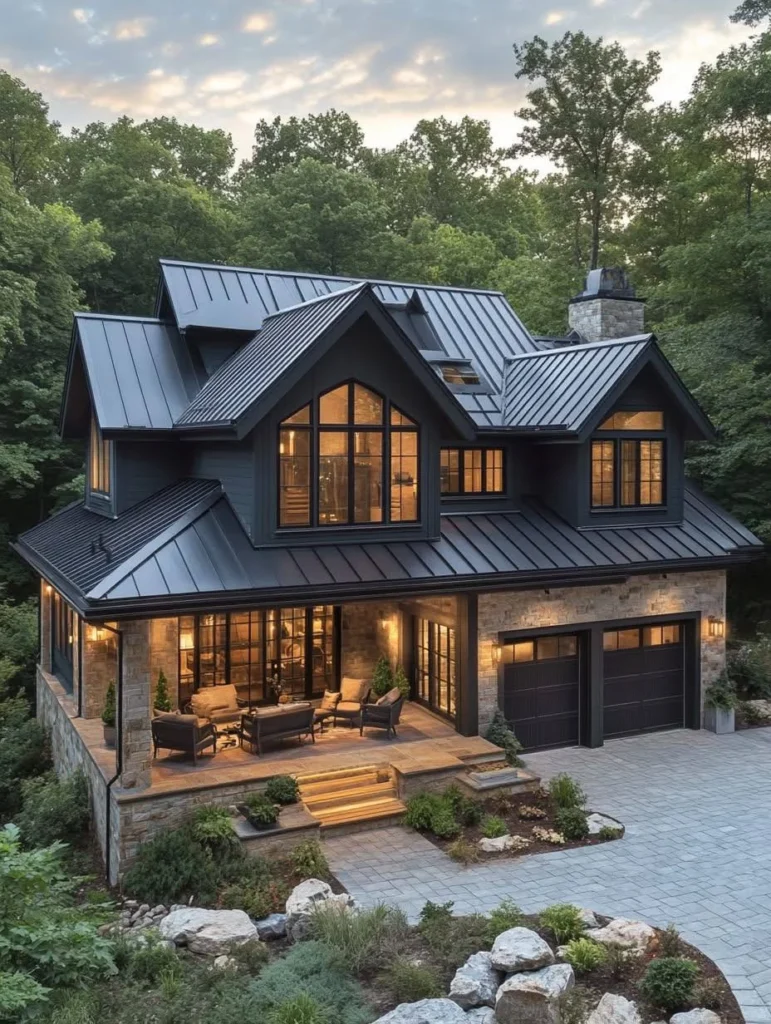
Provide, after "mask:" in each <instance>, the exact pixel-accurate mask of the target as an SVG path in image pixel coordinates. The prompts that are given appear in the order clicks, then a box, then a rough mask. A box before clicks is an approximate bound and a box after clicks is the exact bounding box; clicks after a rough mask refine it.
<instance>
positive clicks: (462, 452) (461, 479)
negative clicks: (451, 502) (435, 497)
mask: <svg viewBox="0 0 771 1024" xmlns="http://www.w3.org/2000/svg"><path fill="white" fill-rule="evenodd" d="M445 452H447V453H450V452H457V453H458V485H459V488H460V489H459V490H457V491H445V490H443V489H442V456H443V455H444V453H445ZM467 452H482V490H480V491H473V490H472V491H467V490H466V467H465V462H466V453H467ZM488 452H500V453H501V489H500V490H499V491H491V490H488V489H487V453H488ZM507 482H508V481H507V475H506V449H505V448H503V447H499V446H498V445H494V446H493V445H486V446H481V445H471V446H469V447H466V448H460V447H443V448H442V449H441V450H440V452H439V494H440V497H441V498H471V497H473V498H500V497H503V496H504V495H505V494H506V488H507Z"/></svg>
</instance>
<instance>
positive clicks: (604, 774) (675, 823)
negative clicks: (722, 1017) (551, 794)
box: [326, 729, 771, 1024]
mask: <svg viewBox="0 0 771 1024" xmlns="http://www.w3.org/2000/svg"><path fill="white" fill-rule="evenodd" d="M527 763H528V766H529V767H531V768H533V769H534V770H536V771H538V772H540V773H541V775H542V776H543V777H544V778H548V777H549V776H551V775H553V774H555V773H556V772H560V771H567V772H569V773H570V774H571V775H573V776H575V777H576V778H578V779H579V780H580V781H581V783H582V785H583V786H584V787H585V789H586V791H587V793H588V795H589V806H590V807H591V808H592V809H593V810H598V811H604V812H606V813H608V814H610V815H612V816H613V817H615V818H618V819H619V820H621V821H623V822H624V824H625V825H626V830H627V831H626V836H625V838H624V839H623V840H621V841H620V842H614V843H608V844H606V845H603V846H597V847H585V848H584V849H576V850H564V851H556V852H554V853H548V854H542V855H538V856H532V857H524V858H520V859H517V860H499V861H497V862H494V863H492V862H489V863H488V864H486V865H474V866H472V867H470V868H462V867H459V866H458V865H456V864H454V863H453V862H452V861H451V860H450V859H449V858H448V857H446V856H445V855H444V854H442V853H441V852H440V851H439V850H438V849H437V848H436V847H435V846H433V845H432V844H431V843H429V842H428V841H427V840H426V839H424V838H423V837H422V836H419V835H418V834H417V833H415V832H411V831H408V830H406V829H402V828H389V829H382V830H377V831H371V832H363V833H360V834H358V835H350V836H344V837H340V838H337V839H330V840H328V842H327V844H326V845H327V848H328V856H329V859H330V862H331V864H332V868H333V870H334V872H335V874H336V875H337V876H338V877H339V878H340V880H341V882H343V884H344V885H345V886H346V887H347V888H348V889H349V890H350V892H351V893H352V894H353V895H354V896H355V897H356V898H357V899H358V900H359V901H360V902H362V903H363V904H371V903H375V902H378V901H384V902H387V903H392V904H396V905H399V906H401V907H403V908H404V909H405V910H406V911H407V912H408V913H409V914H410V916H411V917H413V918H414V917H415V916H416V915H417V913H418V912H419V911H420V909H421V907H422V906H423V903H424V902H425V901H426V900H429V899H430V900H434V901H436V902H442V901H445V900H454V901H455V909H456V911H457V912H459V913H467V912H471V911H482V912H484V911H487V910H489V909H491V908H492V907H494V906H496V905H497V904H498V903H499V902H500V900H501V899H502V898H503V897H504V896H510V897H512V898H513V899H514V900H515V901H516V902H517V903H518V904H519V905H520V906H521V907H522V908H523V909H524V910H526V911H529V912H532V911H535V910H538V909H540V908H543V907H544V906H547V905H548V904H550V903H555V902H557V901H570V902H573V903H578V904H581V905H583V906H586V907H591V908H592V909H593V910H596V911H597V912H599V913H601V914H608V915H621V916H625V917H637V918H642V919H644V920H646V921H649V922H651V923H652V924H656V925H659V926H661V927H663V926H666V925H667V924H668V923H670V922H673V923H674V924H675V925H676V926H677V928H678V929H679V930H680V932H681V934H682V935H683V937H684V938H685V939H686V940H688V941H689V942H692V943H693V944H694V945H696V946H698V947H699V948H700V949H702V950H703V951H704V952H705V953H706V954H707V955H708V956H710V957H711V958H712V959H714V960H715V961H716V963H718V964H719V966H720V967H721V969H722V970H723V971H724V972H725V974H726V976H727V977H728V979H729V981H730V983H731V985H732V986H733V988H734V991H735V992H736V995H737V998H738V999H739V1002H740V1003H741V1006H742V1009H743V1011H744V1014H745V1017H746V1020H747V1022H748V1024H771V729H756V730H751V731H748V732H742V733H735V734H733V735H730V736H713V735H712V734H710V733H706V732H700V733H694V732H684V731H683V732H670V733H659V734H657V735H651V736H641V737H634V738H631V739H625V740H613V741H611V742H609V743H607V744H606V746H605V747H604V748H602V749H600V750H587V749H585V748H572V749H565V750H557V751H552V752H548V753H543V754H535V755H531V756H530V757H528V758H527Z"/></svg>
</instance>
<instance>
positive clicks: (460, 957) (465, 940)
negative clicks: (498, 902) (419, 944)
mask: <svg viewBox="0 0 771 1024" xmlns="http://www.w3.org/2000/svg"><path fill="white" fill-rule="evenodd" d="M453 905H454V904H453V903H452V901H450V902H448V903H432V902H431V901H430V900H429V901H428V902H426V904H425V905H424V907H423V910H422V911H421V912H420V919H419V923H418V931H419V932H420V934H421V935H422V936H423V938H424V940H425V942H426V944H427V945H428V946H429V947H430V949H431V951H432V953H433V954H434V956H435V957H436V959H437V960H438V962H439V963H440V965H441V966H442V968H443V969H446V970H447V971H448V972H449V971H452V972H453V973H454V972H455V969H456V968H457V966H458V964H460V963H463V962H464V961H465V960H466V959H467V958H468V957H469V956H471V954H472V953H477V952H478V951H479V950H480V949H484V948H486V947H489V946H490V945H491V942H490V920H489V919H488V918H486V917H484V916H483V915H482V914H469V915H467V916H465V917H453V913H452V908H453Z"/></svg>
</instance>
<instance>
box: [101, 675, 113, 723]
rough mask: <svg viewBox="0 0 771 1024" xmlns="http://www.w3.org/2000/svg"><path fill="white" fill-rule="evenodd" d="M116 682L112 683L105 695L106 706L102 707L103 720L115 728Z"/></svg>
mask: <svg viewBox="0 0 771 1024" xmlns="http://www.w3.org/2000/svg"><path fill="white" fill-rule="evenodd" d="M115 716H116V708H115V683H110V685H109V686H108V687H107V692H106V693H105V695H104V708H103V709H102V721H103V722H104V724H105V725H106V726H108V727H110V728H113V729H114V728H115Z"/></svg>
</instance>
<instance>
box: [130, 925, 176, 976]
mask: <svg viewBox="0 0 771 1024" xmlns="http://www.w3.org/2000/svg"><path fill="white" fill-rule="evenodd" d="M180 971H181V968H180V962H179V957H178V956H177V953H176V951H175V950H173V949H172V948H171V947H170V946H167V945H166V943H165V942H162V941H161V940H160V939H159V938H157V937H156V936H154V935H153V934H152V933H147V934H145V936H144V942H143V943H141V944H140V943H138V942H137V941H136V939H134V940H133V941H131V940H130V941H129V955H128V964H127V967H126V974H127V975H128V977H129V978H131V980H132V981H136V982H139V983H141V984H144V985H157V984H158V982H159V981H160V980H161V977H162V976H163V975H164V974H168V973H169V972H171V973H172V974H176V975H179V974H180Z"/></svg>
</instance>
